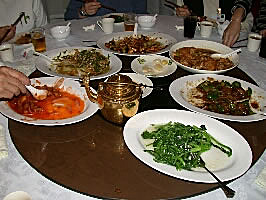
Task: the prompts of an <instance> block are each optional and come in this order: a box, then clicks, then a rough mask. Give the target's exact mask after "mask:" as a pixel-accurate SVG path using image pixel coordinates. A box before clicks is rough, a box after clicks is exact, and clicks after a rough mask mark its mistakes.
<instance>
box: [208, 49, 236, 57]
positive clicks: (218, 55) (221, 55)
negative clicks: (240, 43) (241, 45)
mask: <svg viewBox="0 0 266 200" xmlns="http://www.w3.org/2000/svg"><path fill="white" fill-rule="evenodd" d="M240 51H241V49H236V50H234V51H232V52H231V53H227V54H221V53H214V54H212V55H211V57H212V58H215V59H219V58H228V57H229V56H231V55H234V54H236V53H238V52H240Z"/></svg>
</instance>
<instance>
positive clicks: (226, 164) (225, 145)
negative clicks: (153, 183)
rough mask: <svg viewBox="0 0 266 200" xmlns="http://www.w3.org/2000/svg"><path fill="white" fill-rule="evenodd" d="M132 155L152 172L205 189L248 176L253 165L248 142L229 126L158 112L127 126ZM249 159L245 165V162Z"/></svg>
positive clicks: (125, 132) (169, 111)
mask: <svg viewBox="0 0 266 200" xmlns="http://www.w3.org/2000/svg"><path fill="white" fill-rule="evenodd" d="M123 136H124V140H125V143H126V145H127V146H128V148H129V150H130V151H131V152H132V153H133V154H134V155H135V156H136V157H137V158H138V159H139V160H141V161H142V162H143V163H145V164H146V165H148V166H149V167H151V168H153V169H155V170H157V171H159V172H162V173H164V174H167V175H169V176H172V177H175V178H179V179H183V180H188V181H194V182H202V183H215V182H217V181H216V180H215V179H214V178H213V177H212V176H210V174H209V173H208V172H206V171H205V170H204V169H203V168H202V164H201V162H200V157H201V158H202V160H204V162H205V165H206V167H207V168H208V169H210V170H211V171H212V172H213V173H214V174H215V175H217V176H218V177H219V178H220V179H221V180H222V181H228V180H232V179H234V178H237V177H239V176H241V175H242V174H244V173H245V172H246V171H247V170H248V169H249V167H250V165H251V162H252V151H251V148H250V146H249V144H248V142H247V141H246V140H245V139H244V137H242V136H241V135H240V134H239V133H238V132H237V131H235V130H234V129H232V128H231V127H229V126H227V125H226V124H224V123H222V122H220V121H218V120H216V119H213V118H211V117H208V116H204V115H202V114H200V113H194V112H191V111H184V110H176V109H155V110H148V111H144V112H141V113H138V114H136V115H135V116H133V117H131V118H130V119H129V120H128V121H127V123H126V125H125V126H124V130H123ZM243 157H245V159H243Z"/></svg>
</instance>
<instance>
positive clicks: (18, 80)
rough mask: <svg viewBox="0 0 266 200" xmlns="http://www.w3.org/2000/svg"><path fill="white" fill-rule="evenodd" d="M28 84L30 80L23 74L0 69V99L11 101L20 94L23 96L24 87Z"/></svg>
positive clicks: (9, 69) (5, 68)
mask: <svg viewBox="0 0 266 200" xmlns="http://www.w3.org/2000/svg"><path fill="white" fill-rule="evenodd" d="M29 84H30V79H29V78H28V77H27V76H26V75H24V74H23V73H21V72H19V71H17V70H15V69H12V68H10V67H6V66H1V67H0V98H8V99H11V98H12V97H13V96H17V95H19V94H20V93H23V94H25V93H26V92H27V89H26V87H25V85H29Z"/></svg>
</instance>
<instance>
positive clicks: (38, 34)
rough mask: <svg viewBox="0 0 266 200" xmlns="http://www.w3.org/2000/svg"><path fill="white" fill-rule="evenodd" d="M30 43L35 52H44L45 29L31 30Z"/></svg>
mask: <svg viewBox="0 0 266 200" xmlns="http://www.w3.org/2000/svg"><path fill="white" fill-rule="evenodd" d="M31 41H32V44H33V46H34V49H35V51H37V52H44V51H46V43H45V29H44V28H35V29H32V31H31Z"/></svg>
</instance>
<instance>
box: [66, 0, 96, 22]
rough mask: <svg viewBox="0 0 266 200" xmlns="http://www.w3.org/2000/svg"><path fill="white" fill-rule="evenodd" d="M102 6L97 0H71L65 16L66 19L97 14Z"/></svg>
mask: <svg viewBox="0 0 266 200" xmlns="http://www.w3.org/2000/svg"><path fill="white" fill-rule="evenodd" d="M100 7H101V4H100V3H99V2H97V1H96V0H92V1H91V2H88V3H82V2H80V1H77V0H70V2H69V4H68V6H67V10H66V12H65V15H64V18H65V20H71V19H82V18H85V17H88V16H90V15H95V14H96V13H97V11H98V9H99V8H100Z"/></svg>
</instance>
